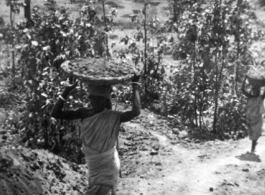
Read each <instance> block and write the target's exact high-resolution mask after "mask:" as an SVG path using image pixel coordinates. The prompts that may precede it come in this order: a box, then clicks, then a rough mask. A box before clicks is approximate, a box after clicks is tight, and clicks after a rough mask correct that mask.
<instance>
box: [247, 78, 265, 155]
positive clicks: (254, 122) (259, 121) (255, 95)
mask: <svg viewBox="0 0 265 195" xmlns="http://www.w3.org/2000/svg"><path fill="white" fill-rule="evenodd" d="M246 79H247V77H246V78H245V79H244V81H243V85H242V92H243V94H244V95H245V96H246V97H247V98H248V101H247V105H246V119H247V125H248V135H249V139H250V140H251V141H252V146H251V152H252V153H254V152H255V149H256V146H257V141H258V139H259V137H260V136H261V135H262V125H263V118H262V114H264V113H265V108H264V105H263V100H264V97H265V93H263V94H262V95H261V94H260V89H261V88H260V87H256V86H253V87H252V90H251V91H252V93H248V92H247V91H246V90H245V82H246Z"/></svg>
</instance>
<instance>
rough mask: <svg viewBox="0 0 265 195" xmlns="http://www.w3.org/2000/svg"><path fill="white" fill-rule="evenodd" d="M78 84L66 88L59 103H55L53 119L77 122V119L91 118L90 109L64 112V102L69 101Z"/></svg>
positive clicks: (52, 113)
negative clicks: (70, 94) (69, 96)
mask: <svg viewBox="0 0 265 195" xmlns="http://www.w3.org/2000/svg"><path fill="white" fill-rule="evenodd" d="M77 84H78V82H75V83H74V84H72V85H69V86H66V87H65V89H64V91H63V93H62V94H61V95H60V96H59V98H58V100H57V102H56V103H55V105H54V107H53V110H52V112H51V117H53V118H56V119H64V120H75V119H83V118H87V117H89V116H91V115H92V114H91V111H90V109H88V108H79V109H77V110H68V111H63V110H62V109H63V106H64V102H65V101H66V99H67V96H68V95H69V93H70V92H71V91H72V90H73V89H75V88H76V86H77Z"/></svg>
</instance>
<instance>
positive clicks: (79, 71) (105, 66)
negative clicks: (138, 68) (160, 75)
mask: <svg viewBox="0 0 265 195" xmlns="http://www.w3.org/2000/svg"><path fill="white" fill-rule="evenodd" d="M61 67H62V68H63V70H64V71H65V72H67V73H72V74H73V75H75V76H76V77H81V78H82V77H94V78H107V77H121V76H126V75H128V74H133V73H134V68H133V65H132V64H131V63H130V62H129V60H126V59H118V58H117V59H107V58H77V59H74V60H71V61H66V62H64V63H63V64H62V66H61Z"/></svg>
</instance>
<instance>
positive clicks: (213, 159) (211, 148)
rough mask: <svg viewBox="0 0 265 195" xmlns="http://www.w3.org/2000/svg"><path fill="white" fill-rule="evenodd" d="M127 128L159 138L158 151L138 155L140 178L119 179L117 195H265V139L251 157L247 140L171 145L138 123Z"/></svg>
mask: <svg viewBox="0 0 265 195" xmlns="http://www.w3.org/2000/svg"><path fill="white" fill-rule="evenodd" d="M127 125H128V126H130V127H131V128H134V129H137V130H139V131H144V132H146V131H148V133H150V134H151V135H153V136H155V137H156V138H158V140H159V147H160V149H159V152H158V154H157V155H155V156H154V157H152V158H151V160H150V158H149V159H148V158H147V157H146V156H145V157H142V156H141V155H140V156H139V161H141V163H140V165H139V166H138V169H139V171H141V172H142V175H141V174H140V176H138V177H137V176H134V177H127V178H122V179H121V181H120V183H119V186H118V194H119V195H125V194H126V195H136V194H138V195H139V194H142V195H149V194H150V195H161V194H165V195H176V194H181V195H208V194H214V195H230V194H234V195H235V194H238V195H239V194H241V195H247V194H248V195H249V194H251V195H261V194H265V182H264V178H265V165H264V164H263V162H264V161H265V144H263V143H264V142H265V137H264V136H262V137H261V139H260V140H259V143H260V144H259V145H258V147H257V151H256V154H257V155H252V154H247V151H249V148H250V141H249V140H248V139H247V138H246V139H243V140H239V141H226V142H221V141H218V140H216V141H209V142H204V143H201V144H195V143H188V144H186V145H182V144H178V145H172V144H171V141H170V140H169V139H168V138H167V137H166V136H164V135H161V134H160V133H158V132H157V131H151V130H146V129H145V128H143V127H142V126H141V124H136V123H135V124H134V123H130V124H127ZM258 155H259V156H258ZM154 158H155V160H154ZM148 160H149V162H147V161H148ZM154 162H155V163H154ZM154 164H155V165H154ZM148 165H149V166H148ZM151 172H152V174H150V173H151Z"/></svg>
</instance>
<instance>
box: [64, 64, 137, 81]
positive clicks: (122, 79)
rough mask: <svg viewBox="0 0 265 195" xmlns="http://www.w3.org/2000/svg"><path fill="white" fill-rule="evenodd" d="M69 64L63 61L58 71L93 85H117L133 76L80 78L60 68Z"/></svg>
mask: <svg viewBox="0 0 265 195" xmlns="http://www.w3.org/2000/svg"><path fill="white" fill-rule="evenodd" d="M69 62H70V60H66V61H64V62H63V63H62V64H61V66H60V69H62V70H63V72H65V73H66V74H68V75H69V76H73V77H75V78H77V79H79V80H83V81H86V82H94V83H98V84H101V83H104V84H117V83H121V82H125V81H128V80H130V79H132V78H133V76H134V74H133V73H128V74H126V75H123V76H117V77H111V76H107V77H103V76H96V77H95V76H91V75H88V76H82V75H79V74H75V73H74V72H73V71H67V70H66V69H64V68H63V67H62V66H63V64H66V63H69Z"/></svg>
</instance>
